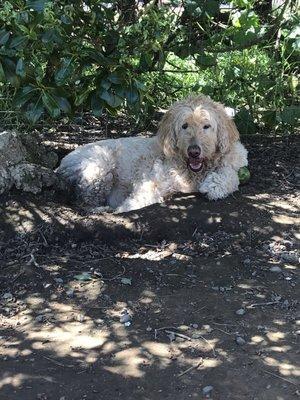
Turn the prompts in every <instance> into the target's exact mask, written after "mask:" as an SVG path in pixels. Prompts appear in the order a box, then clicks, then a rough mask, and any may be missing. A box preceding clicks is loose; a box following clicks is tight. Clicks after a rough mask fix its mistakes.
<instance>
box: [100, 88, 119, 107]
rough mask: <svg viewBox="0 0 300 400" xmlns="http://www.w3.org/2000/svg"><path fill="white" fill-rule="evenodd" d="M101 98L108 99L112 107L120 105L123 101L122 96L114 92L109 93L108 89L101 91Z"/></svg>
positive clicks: (107, 101)
mask: <svg viewBox="0 0 300 400" xmlns="http://www.w3.org/2000/svg"><path fill="white" fill-rule="evenodd" d="M100 99H102V100H104V101H106V103H107V104H108V105H109V106H110V107H112V108H117V107H119V106H120V105H121V104H122V102H123V99H122V98H121V97H120V96H118V95H117V94H114V93H109V92H108V91H107V90H102V91H101V92H100Z"/></svg>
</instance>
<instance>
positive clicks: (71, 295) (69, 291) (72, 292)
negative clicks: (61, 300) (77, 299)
mask: <svg viewBox="0 0 300 400" xmlns="http://www.w3.org/2000/svg"><path fill="white" fill-rule="evenodd" d="M66 295H67V296H68V297H74V289H69V290H67V291H66Z"/></svg>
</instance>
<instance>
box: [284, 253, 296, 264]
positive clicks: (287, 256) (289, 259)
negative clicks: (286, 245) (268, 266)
mask: <svg viewBox="0 0 300 400" xmlns="http://www.w3.org/2000/svg"><path fill="white" fill-rule="evenodd" d="M280 259H281V261H282V262H286V263H291V264H294V263H295V264H298V263H299V255H298V254H297V253H290V252H288V251H286V252H283V253H281V255H280Z"/></svg>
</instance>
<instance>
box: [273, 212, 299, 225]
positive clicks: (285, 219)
mask: <svg viewBox="0 0 300 400" xmlns="http://www.w3.org/2000/svg"><path fill="white" fill-rule="evenodd" d="M272 220H273V221H274V222H276V223H277V224H283V225H294V224H298V223H300V219H299V218H293V217H290V216H288V215H284V214H281V215H273V216H272Z"/></svg>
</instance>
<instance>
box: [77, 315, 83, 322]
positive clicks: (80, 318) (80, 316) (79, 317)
mask: <svg viewBox="0 0 300 400" xmlns="http://www.w3.org/2000/svg"><path fill="white" fill-rule="evenodd" d="M84 318H85V317H84V315H83V314H78V315H77V316H76V319H77V321H78V322H83V321H84Z"/></svg>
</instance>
